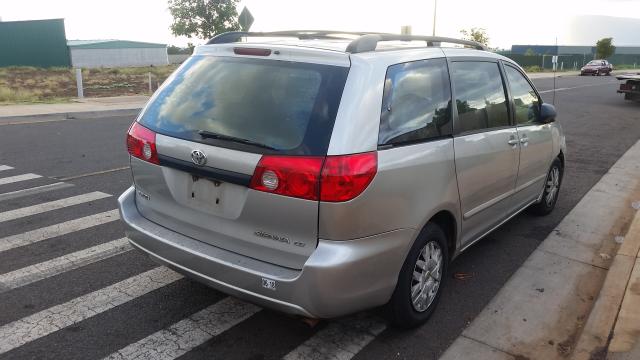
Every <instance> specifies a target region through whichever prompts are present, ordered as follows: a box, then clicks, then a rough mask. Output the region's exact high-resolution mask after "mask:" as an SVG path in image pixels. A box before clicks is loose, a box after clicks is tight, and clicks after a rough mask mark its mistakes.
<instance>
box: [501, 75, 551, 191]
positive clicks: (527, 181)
mask: <svg viewBox="0 0 640 360" xmlns="http://www.w3.org/2000/svg"><path fill="white" fill-rule="evenodd" d="M504 69H505V74H506V77H507V80H508V83H509V92H510V94H511V100H512V106H513V114H514V118H515V122H516V126H517V129H518V138H519V141H520V166H519V168H518V180H517V182H516V192H517V193H519V194H518V196H517V198H518V199H519V202H521V203H522V202H530V201H531V200H532V199H535V198H537V197H538V195H540V192H541V191H542V187H543V183H544V181H545V179H546V177H547V173H548V171H549V166H550V165H551V158H552V153H553V139H552V135H551V125H550V124H542V123H540V122H539V121H538V117H539V112H540V104H541V103H542V102H541V100H540V98H539V96H538V94H537V93H536V91H535V89H534V88H533V86H532V85H531V83H529V81H528V80H527V78H526V77H525V75H524V74H522V73H521V72H520V71H519V70H518V69H516V68H515V67H513V66H511V65H509V64H504Z"/></svg>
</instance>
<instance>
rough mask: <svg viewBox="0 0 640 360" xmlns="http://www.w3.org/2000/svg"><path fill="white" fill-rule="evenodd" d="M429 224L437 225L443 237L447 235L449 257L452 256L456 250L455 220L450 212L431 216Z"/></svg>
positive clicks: (444, 211) (443, 211) (441, 212)
mask: <svg viewBox="0 0 640 360" xmlns="http://www.w3.org/2000/svg"><path fill="white" fill-rule="evenodd" d="M429 222H432V223H435V224H438V226H440V227H441V228H442V230H444V232H445V235H447V243H448V250H449V256H453V253H454V251H455V250H456V233H457V228H456V218H455V217H454V216H453V214H451V213H450V212H448V211H446V210H442V211H440V212H439V213H437V214H435V215H433V217H431V219H429Z"/></svg>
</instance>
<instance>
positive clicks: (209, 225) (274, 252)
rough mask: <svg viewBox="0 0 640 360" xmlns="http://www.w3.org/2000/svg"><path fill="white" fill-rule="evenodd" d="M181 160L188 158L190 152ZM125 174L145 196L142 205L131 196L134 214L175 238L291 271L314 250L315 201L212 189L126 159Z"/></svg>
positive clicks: (216, 186) (206, 183) (212, 184)
mask: <svg viewBox="0 0 640 360" xmlns="http://www.w3.org/2000/svg"><path fill="white" fill-rule="evenodd" d="M184 156H186V157H189V156H190V151H189V152H187V153H186V154H185V155H184ZM213 161H214V160H212V161H211V163H213ZM131 170H132V172H133V177H134V181H135V186H136V189H137V190H139V191H142V192H143V193H145V194H147V195H148V196H149V199H146V198H143V197H141V196H140V195H139V194H138V193H136V198H137V206H138V209H139V211H140V213H141V214H142V215H143V216H144V217H146V218H147V219H149V220H151V221H153V222H155V223H157V224H162V225H163V226H165V227H167V228H169V229H172V230H174V231H176V232H179V233H181V234H184V235H186V236H190V237H192V238H194V239H198V240H200V241H202V242H205V243H208V244H211V245H215V246H218V247H221V248H223V249H226V250H229V251H234V252H237V253H239V254H243V255H245V256H249V257H253V258H257V259H261V260H264V261H267V262H271V263H274V264H278V265H282V266H286V267H290V268H296V269H300V268H301V267H302V265H303V264H304V262H305V260H306V259H307V258H308V257H309V255H311V252H313V250H314V249H315V247H316V244H317V242H318V237H317V229H318V228H317V226H318V225H317V219H318V202H317V201H310V200H303V199H296V198H292V197H286V196H281V195H274V194H268V193H265V192H260V191H255V190H251V189H249V188H247V187H244V186H241V185H236V184H231V183H219V182H218V183H217V184H216V183H215V182H213V181H210V180H207V179H204V178H200V179H198V180H197V181H196V182H194V181H193V177H192V176H191V175H190V174H188V173H186V172H184V171H180V170H176V169H172V168H168V167H162V166H158V165H154V164H151V163H148V162H145V161H142V160H139V159H137V158H132V159H131ZM252 172H253V171H252ZM192 193H195V194H196V195H195V198H193V197H192V196H191V195H192ZM256 231H262V232H265V233H269V234H277V235H279V236H282V237H286V238H287V239H290V241H289V242H280V241H274V240H271V239H266V238H264V237H260V236H257V235H256V234H255V232H256ZM293 242H298V243H301V244H303V245H304V246H296V245H295V244H294V243H293Z"/></svg>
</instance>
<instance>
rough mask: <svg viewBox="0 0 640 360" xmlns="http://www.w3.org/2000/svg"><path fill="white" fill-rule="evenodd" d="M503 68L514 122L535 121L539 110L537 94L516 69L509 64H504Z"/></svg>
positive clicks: (521, 123)
mask: <svg viewBox="0 0 640 360" xmlns="http://www.w3.org/2000/svg"><path fill="white" fill-rule="evenodd" d="M504 69H505V72H506V73H507V79H508V80H509V88H510V89H511V96H512V97H513V103H514V105H515V115H516V123H517V124H518V125H527V124H533V123H535V122H536V121H537V119H538V112H539V111H540V103H539V100H538V95H537V94H536V92H535V90H533V88H532V87H531V85H530V84H529V82H528V81H527V79H525V77H524V76H523V75H522V74H521V73H520V72H519V71H518V70H516V69H514V68H512V67H511V66H505V67H504Z"/></svg>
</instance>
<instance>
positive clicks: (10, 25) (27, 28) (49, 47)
mask: <svg viewBox="0 0 640 360" xmlns="http://www.w3.org/2000/svg"><path fill="white" fill-rule="evenodd" d="M70 65H71V58H70V56H69V48H68V47H67V38H66V35H65V32H64V19H48V20H28V21H5V22H0V67H2V66H36V67H52V66H70Z"/></svg>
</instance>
